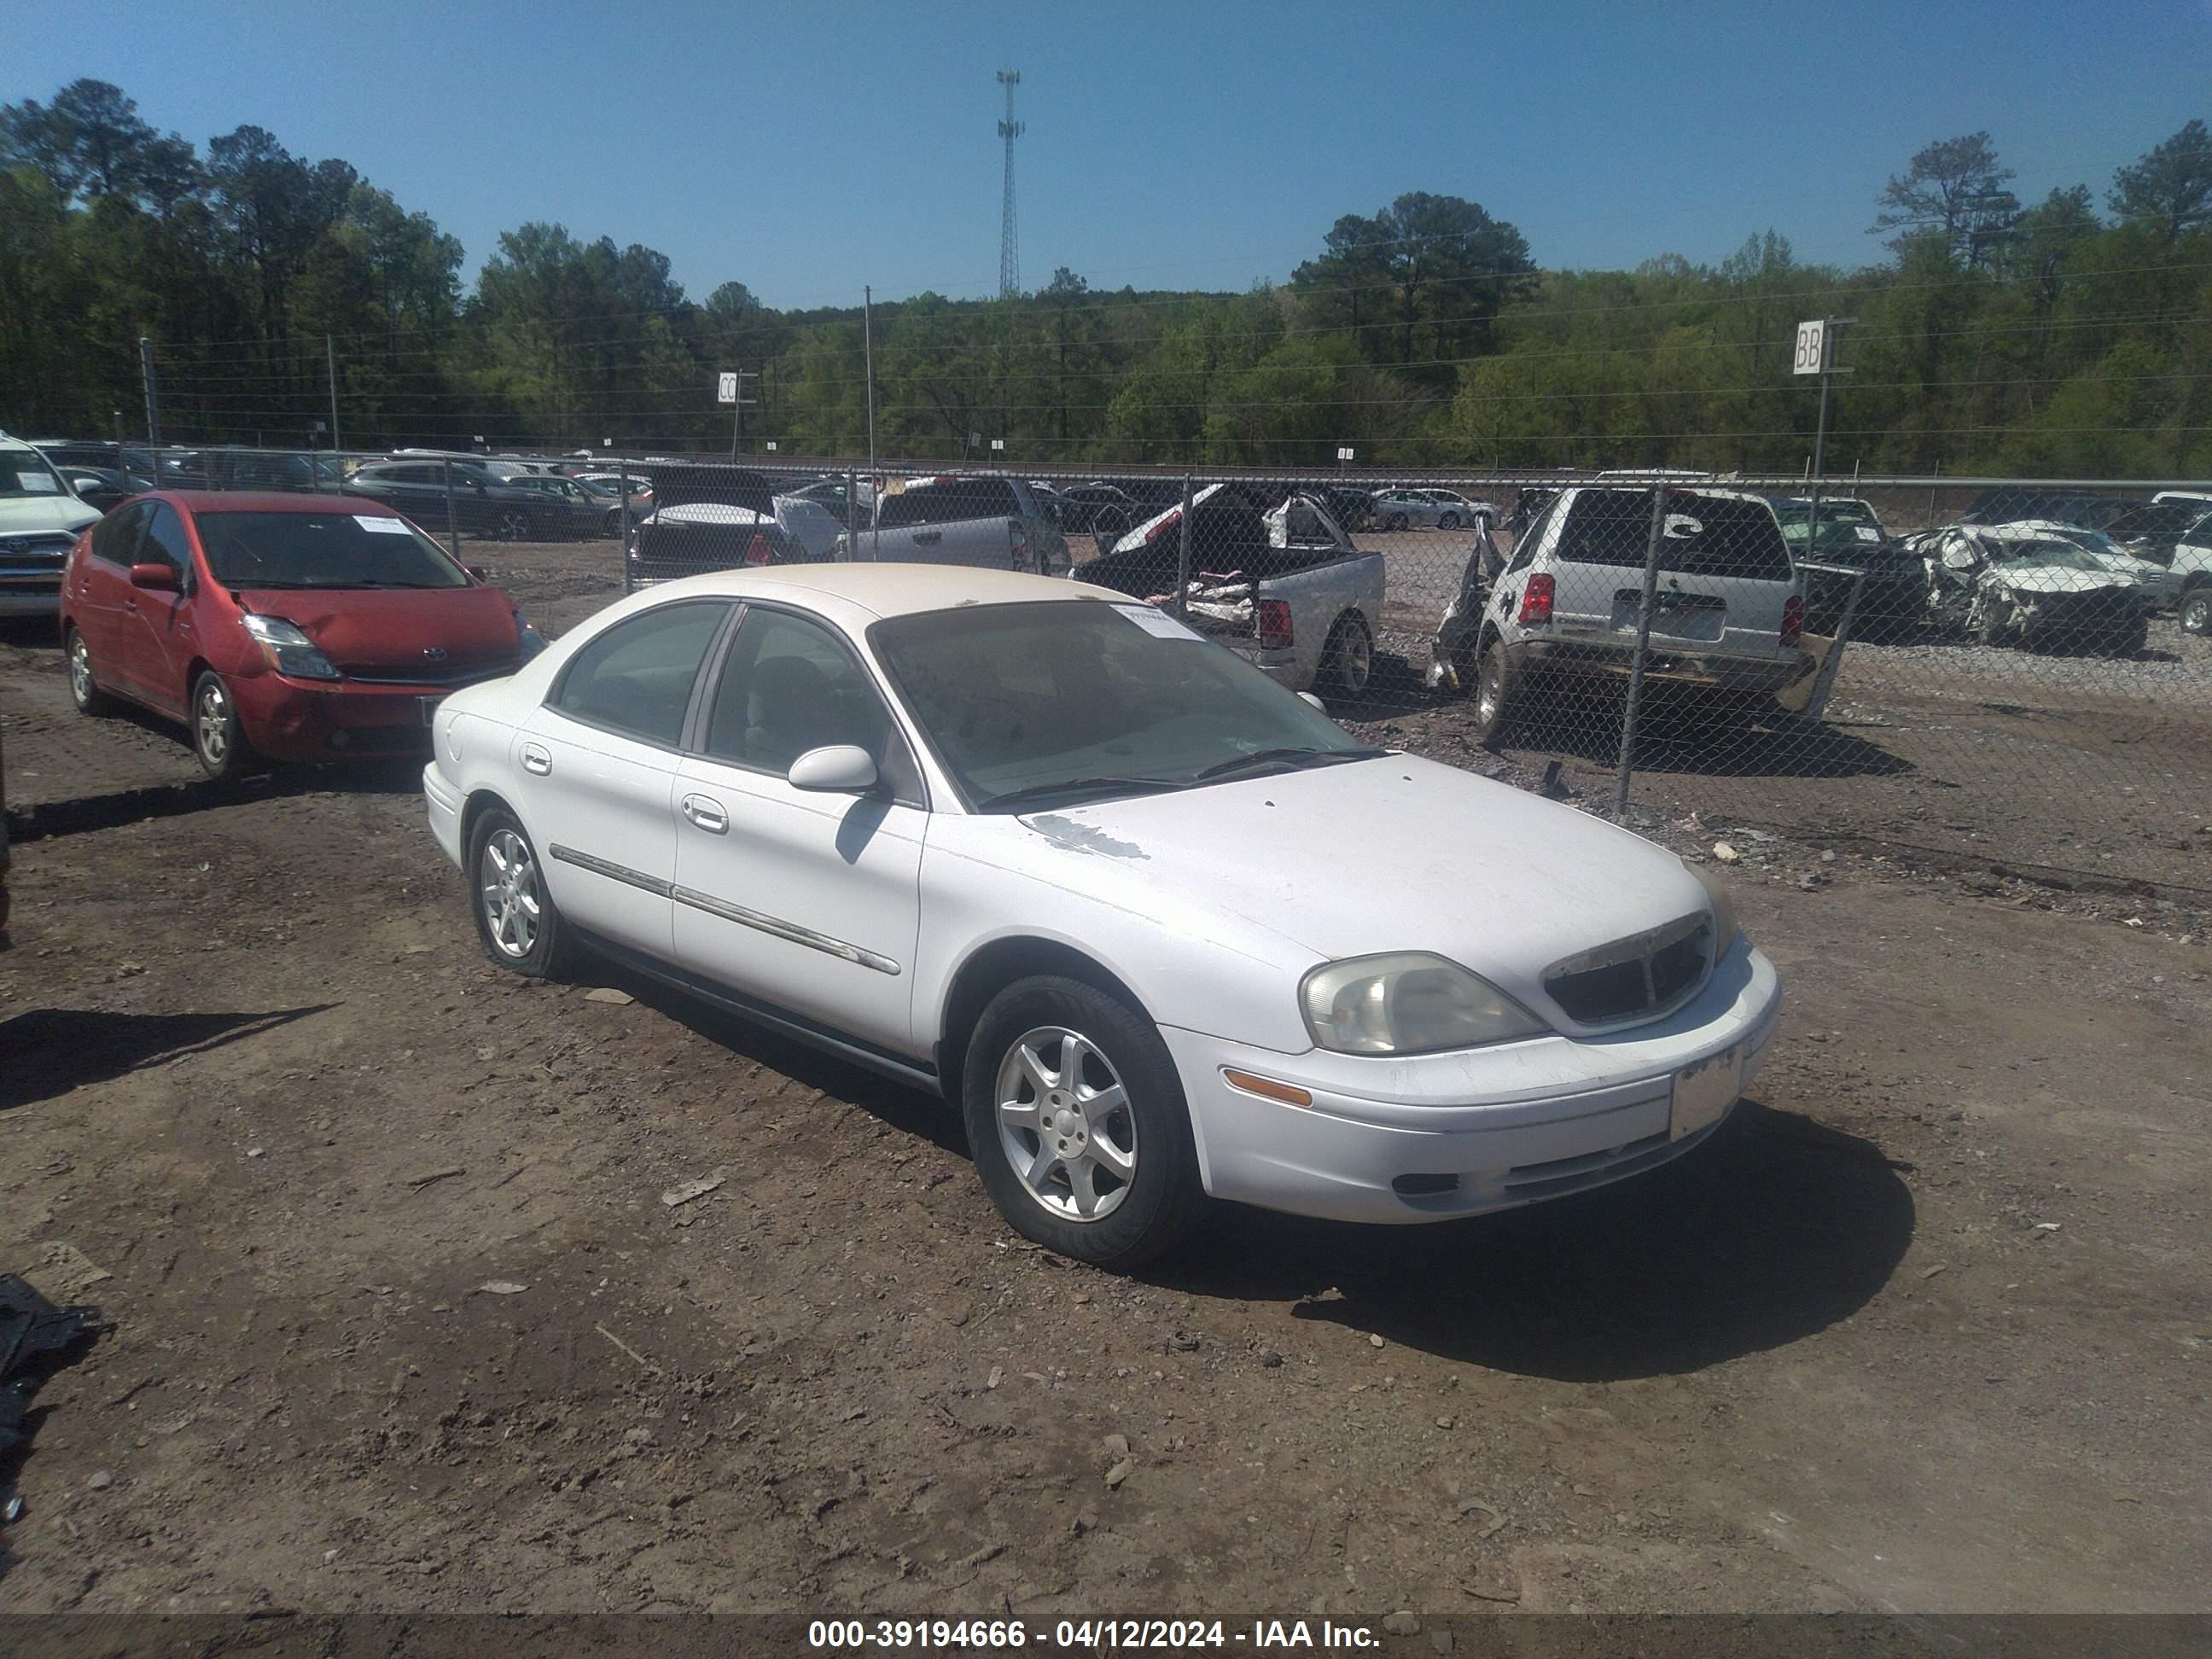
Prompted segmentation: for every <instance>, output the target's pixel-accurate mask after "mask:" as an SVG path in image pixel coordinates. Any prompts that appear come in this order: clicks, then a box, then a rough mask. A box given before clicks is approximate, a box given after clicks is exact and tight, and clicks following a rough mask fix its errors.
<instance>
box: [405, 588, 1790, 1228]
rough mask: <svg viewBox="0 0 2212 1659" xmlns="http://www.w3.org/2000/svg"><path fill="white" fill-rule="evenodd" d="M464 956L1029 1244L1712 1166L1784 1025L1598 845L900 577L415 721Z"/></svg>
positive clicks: (1704, 916)
mask: <svg viewBox="0 0 2212 1659" xmlns="http://www.w3.org/2000/svg"><path fill="white" fill-rule="evenodd" d="M434 726H435V732H434V738H435V759H434V760H433V761H432V763H431V764H430V765H429V766H428V768H427V769H425V770H424V772H423V776H422V781H423V790H424V793H425V795H426V796H427V798H428V811H429V820H430V827H431V829H432V830H433V832H434V833H435V835H436V836H437V839H438V842H439V844H440V846H441V847H442V848H444V849H445V852H446V854H447V856H448V857H449V858H451V859H452V860H453V861H454V862H455V863H456V864H458V865H459V866H461V868H462V869H463V870H464V871H465V872H466V874H467V882H466V890H467V892H468V894H469V896H470V902H471V906H472V908H473V910H474V914H475V917H476V923H477V931H478V933H479V934H480V935H481V938H482V940H483V946H484V949H485V951H487V952H488V953H489V955H490V957H491V958H492V960H493V961H494V962H495V963H501V965H503V966H505V967H507V968H510V969H514V970H515V971H517V972H519V973H522V974H526V975H557V974H559V973H560V972H562V969H563V967H564V964H565V963H567V962H568V960H569V958H570V957H571V955H572V953H573V952H574V951H575V950H576V949H577V948H578V947H580V946H582V947H587V948H589V949H590V950H592V951H597V952H599V953H600V954H601V955H603V956H605V957H612V958H615V959H617V960H618V961H620V962H622V963H626V964H628V965H629V966H630V967H632V968H634V969H637V970H638V971H640V972H641V973H644V974H647V975H653V976H654V977H656V978H659V979H660V980H662V981H666V982H668V983H670V984H671V985H674V986H678V987H682V988H683V989H684V990H686V991H689V992H691V993H694V994H696V995H698V996H701V997H702V998H704V999H706V1000H708V1001H711V1002H714V1003H715V1004H718V1005H720V1006H723V1007H725V1008H728V1009H732V1010H734V1011H736V1012H738V1013H740V1014H743V1015H744V1016H746V1017H747V1018H750V1019H752V1020H755V1021H757V1022H758V1023H759V1024H763V1025H766V1026H769V1027H773V1028H774V1029H775V1030H780V1031H782V1032H785V1033H787V1034H789V1035H792V1036H799V1037H801V1038H803V1039H805V1040H807V1041H809V1042H814V1043H817V1044H819V1045H821V1046H822V1047H823V1048H829V1049H830V1050H833V1051H835V1052H836V1053H837V1054H842V1055H844V1056H846V1057H848V1059H851V1060H855V1061H857V1062H859V1063H860V1064H861V1065H864V1066H872V1067H874V1068H875V1069H877V1070H878V1071H881V1072H884V1073H889V1074H890V1076H892V1077H895V1078H898V1079H903V1080H905V1081H907V1082H908V1083H911V1084H913V1085H915V1086H917V1087H921V1088H924V1089H928V1090H931V1091H937V1092H939V1093H941V1094H942V1095H943V1096H944V1097H945V1098H946V1099H947V1100H948V1101H950V1102H951V1103H954V1104H955V1105H956V1106H957V1108H958V1109H960V1110H961V1111H962V1112H963V1115H964V1116H965V1120H966V1123H967V1128H968V1137H969V1145H970V1146H971V1147H972V1148H973V1149H974V1152H975V1162H976V1167H977V1170H978V1171H979V1172H980V1174H981V1176H982V1180H983V1185H984V1187H985V1188H986V1189H987V1191H988V1193H989V1194H990V1196H991V1199H992V1200H993V1202H994V1203H995V1204H996V1205H997V1206H998V1207H999V1209H1000V1212H1001V1213H1002V1214H1003V1215H1004V1216H1005V1217H1006V1219H1007V1220H1008V1221H1009V1222H1011V1223H1012V1225H1013V1226H1014V1227H1015V1228H1016V1229H1017V1230H1018V1231H1020V1232H1022V1233H1023V1234H1024V1235H1026V1236H1027V1237H1030V1238H1032V1239H1035V1240H1036V1241H1037V1242H1038V1243H1042V1244H1045V1245H1047V1246H1048V1247H1050V1248H1052V1249H1056V1250H1060V1251H1062V1252H1064V1253H1066V1254H1067V1255H1071V1256H1075V1257H1079V1258H1081V1259H1083V1260H1085V1261H1093V1262H1099V1263H1106V1264H1115V1265H1124V1266H1126V1265H1130V1264H1133V1263H1135V1262H1137V1261H1141V1260H1143V1259H1145V1258H1146V1257H1147V1256H1150V1255H1154V1254H1156V1253H1158V1252H1159V1251H1161V1250H1163V1249H1166V1248H1168V1247H1169V1246H1170V1245H1172V1244H1173V1243H1176V1241H1177V1240H1178V1239H1179V1238H1180V1237H1182V1236H1183V1234H1184V1233H1185V1232H1186V1231H1187V1230H1188V1228H1189V1227H1190V1226H1191V1225H1193V1223H1194V1221H1195V1220H1196V1219H1197V1218H1198V1217H1199V1216H1200V1213H1201V1212H1202V1211H1203V1209H1204V1207H1205V1205H1206V1199H1207V1198H1208V1197H1209V1196H1211V1197H1212V1198H1218V1199H1234V1200H1243V1201H1244V1202H1246V1203H1250V1204H1256V1205H1261V1206H1266V1207H1268V1208H1272V1209H1278V1210H1285V1211H1291V1212H1297V1213H1301V1214H1305V1215H1314V1216H1324V1217H1334V1218H1345V1219H1352V1220H1360V1221H1381V1222H1393V1221H1395V1222H1407V1221H1432V1220H1437V1219H1442V1218H1447V1217H1452V1216H1465V1215H1471V1214H1474V1213H1477V1212H1483V1211H1489V1210H1497V1209H1502V1208H1505V1207H1508V1206H1515V1205H1520V1204H1525V1203H1528V1202H1531V1201H1533V1200H1537V1199H1543V1198H1551V1197H1555V1196H1558V1195H1559V1194H1566V1193H1572V1192H1578V1191H1581V1190H1583V1189H1584V1188H1590V1187H1594V1186H1597V1185H1599V1184H1601V1183H1602V1182H1608V1181H1613V1180H1616V1179H1619V1178H1620V1177H1621V1176H1629V1175H1633V1174H1636V1173H1638V1172H1639V1171H1642V1170H1649V1169H1650V1168H1652V1167H1653V1166H1654V1165H1656V1164H1662V1163H1664V1162H1666V1161H1667V1160H1668V1159H1669V1158H1674V1157H1677V1156H1679V1155H1680V1154H1681V1153H1683V1152H1687V1151H1689V1150H1690V1149H1691V1148H1692V1147H1694V1146H1697V1145H1699V1143H1700V1142H1702V1141H1703V1140H1704V1139H1705V1138H1706V1137H1707V1136H1709V1135H1711V1133H1713V1131H1714V1129H1715V1128H1716V1127H1717V1125H1718V1124H1719V1123H1720V1121H1722V1119H1723V1118H1724V1117H1725V1116H1726V1115H1727V1114H1728V1112H1729V1109H1730V1108H1731V1107H1732V1106H1733V1105H1734V1104H1735V1101H1736V1098H1737V1097H1738V1095H1739V1094H1740V1092H1741V1090H1742V1088H1743V1087H1744V1085H1745V1084H1746V1083H1747V1081H1748V1080H1749V1079H1750V1078H1751V1077H1752V1075H1753V1073H1754V1071H1755V1070H1756V1069H1757V1067H1758V1066H1759V1061H1760V1059H1761V1057H1762V1055H1763V1054H1764V1053H1765V1049H1766V1047H1767V1044H1768V1042H1769V1040H1770V1039H1771V1036H1772V1035H1773V1033H1774V1030H1775V1024H1776V1018H1777V1013H1778V1008H1779V1005H1780V1000H1781V987H1780V985H1779V982H1778V979H1777V977H1776V975H1775V971H1774V969H1773V966H1772V964H1771V963H1769V962H1768V961H1767V959H1766V958H1765V957H1763V956H1761V955H1760V954H1759V952H1758V951H1755V950H1753V948H1752V946H1751V945H1750V944H1749V942H1748V941H1747V940H1746V939H1744V938H1743V937H1742V935H1741V933H1738V931H1737V929H1736V926H1735V921H1734V918H1733V914H1732V912H1731V909H1730V907H1729V903H1728V901H1727V897H1726V896H1725V894H1724V893H1723V891H1722V890H1720V889H1719V888H1718V887H1717V885H1716V884H1713V883H1711V882H1710V881H1709V880H1707V879H1706V878H1705V877H1704V876H1703V875H1702V874H1701V873H1700V872H1697V871H1694V870H1692V869H1691V868H1690V867H1688V866H1686V865H1685V864H1683V862H1682V861H1681V860H1679V859H1677V858H1675V857H1674V856H1673V855H1672V854H1668V853H1667V852H1664V851H1662V849H1660V848H1656V847H1654V846H1652V845H1651V844H1650V843H1649V842H1644V841H1642V840H1640V839H1639V838H1638V837H1637V836H1632V835H1631V834H1629V833H1628V832H1626V830H1622V829H1615V828H1614V827H1613V826H1612V825H1610V824H1607V823H1602V822H1601V821H1599V820H1597V819H1595V818H1592V817H1588V816H1586V815H1584V814H1583V813H1580V812H1577V811H1571V810H1570V809H1568V808H1566V807H1563V806H1559V805H1554V804H1553V803H1551V802H1547V801H1545V800H1542V799H1538V798H1537V797H1535V796H1534V795H1530V794H1527V793H1522V792H1520V791H1517V790H1515V789H1513V788H1511V787H1508V786H1505V785H1504V784H1499V783H1492V782H1488V781H1484V780H1482V779H1480V778H1477V777H1474V775H1471V774H1468V773H1466V772H1462V771H1458V770H1456V769H1453V768H1451V767H1447V766H1440V765H1437V764H1436V763H1432V762H1429V761H1425V760H1418V759H1415V758H1413V757H1410V756H1407V755H1403V754H1399V753H1395V752H1391V751H1387V750H1377V749H1373V748H1370V747H1366V746H1364V745H1363V744H1360V743H1359V742H1358V741H1357V740H1356V739H1354V738H1352V737H1351V736H1349V735H1348V734H1346V732H1344V731H1343V730H1342V729H1341V728H1340V727H1339V726H1336V725H1334V723H1333V722H1331V721H1330V720H1328V719H1327V718H1326V717H1325V716H1323V715H1322V714H1321V713H1320V712H1319V709H1318V707H1317V705H1315V704H1312V703H1310V702H1308V701H1306V700H1304V699H1302V698H1300V697H1298V696H1293V695H1292V694H1291V693H1290V692H1287V691H1285V690H1282V689H1281V688H1279V686H1277V685H1275V684H1273V682H1272V681H1270V680H1269V679H1268V678H1267V677H1266V676H1265V675H1263V674H1261V673H1260V672H1259V671H1256V670H1255V669H1253V668H1252V667H1250V666H1249V665H1247V664H1245V663H1244V662H1243V661H1241V660H1240V659H1237V657H1235V656H1234V655H1232V654H1231V653H1229V652H1227V651H1225V650H1224V649H1222V648H1221V647H1218V646H1216V645H1213V644H1212V643H1209V642H1208V641H1205V640H1203V639H1202V638H1200V636H1199V635H1195V634H1194V633H1192V632H1190V631H1189V630H1188V629H1185V628H1183V627H1182V625H1181V624H1180V623H1177V622H1176V621H1175V620H1174V619H1173V618H1172V617H1168V616H1165V615H1164V614H1163V613H1162V612H1161V611H1158V610H1157V609H1155V608H1154V607H1152V606H1151V605H1141V604H1136V603H1133V602H1131V601H1130V600H1129V599H1127V596H1125V595H1122V594H1119V593H1115V592H1109V591H1107V590H1105V589H1103V588H1098V587H1094V586H1089V585H1088V584H1085V583H1080V582H1073V581H1069V580H1059V579H1052V578H1047V577H1042V576H1031V575H1025V574H1018V573H1015V572H1010V571H1009V572H997V571H987V570H976V569H968V568H946V567H941V566H919V565H896V564H848V565H785V566H774V567H769V568H757V569H743V570H731V571H724V572H720V573H717V574H712V575H706V576H698V577H693V578H690V579H687V580H681V581H675V582H671V583H668V584H666V585H665V586H659V587H655V588H653V589H651V590H650V591H647V592H640V593H636V594H633V595H631V596H630V597H629V598H628V599H623V600H622V601H620V602H619V603H617V604H615V605H611V606H609V607H608V608H607V609H606V610H605V611H601V612H599V614H598V615H597V616H596V617H592V619H591V621H590V622H588V623H586V624H584V625H583V626H582V627H580V628H579V629H575V630H574V632H572V633H570V634H568V635H566V636H564V637H563V638H562V639H561V640H560V641H557V642H556V644H554V645H553V646H552V647H550V648H549V649H548V650H546V651H545V652H544V654H542V655H541V656H539V657H538V659H535V660H534V661H533V662H532V663H531V664H530V665H528V666H526V668H524V669H523V670H522V671H520V673H518V674H516V675H514V676H513V678H508V679H504V680H498V681H494V682H489V683H487V684H482V685H477V686H471V687H469V688H467V689H466V690H461V691H458V692H456V693H454V694H453V696H449V697H447V699H446V700H445V702H443V703H442V704H441V705H440V706H439V708H438V709H437V711H436V714H435V720H434Z"/></svg>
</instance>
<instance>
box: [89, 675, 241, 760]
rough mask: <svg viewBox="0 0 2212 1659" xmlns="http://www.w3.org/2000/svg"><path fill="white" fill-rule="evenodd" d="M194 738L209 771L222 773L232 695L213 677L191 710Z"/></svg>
mask: <svg viewBox="0 0 2212 1659" xmlns="http://www.w3.org/2000/svg"><path fill="white" fill-rule="evenodd" d="M72 666H73V665H72ZM192 735H193V736H194V737H196V738H198V740H199V745H200V758H201V759H202V760H204V762H206V763H207V766H208V769H209V770H210V771H218V772H219V771H221V770H222V765H223V763H224V762H226V761H228V759H229V758H230V695H229V693H228V692H226V691H225V690H223V689H222V681H221V680H218V679H216V678H215V677H214V676H213V675H212V674H210V675H209V676H208V677H207V678H205V679H204V680H202V681H201V682H200V695H199V697H198V699H197V702H196V704H195V706H194V708H193V709H192Z"/></svg>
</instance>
